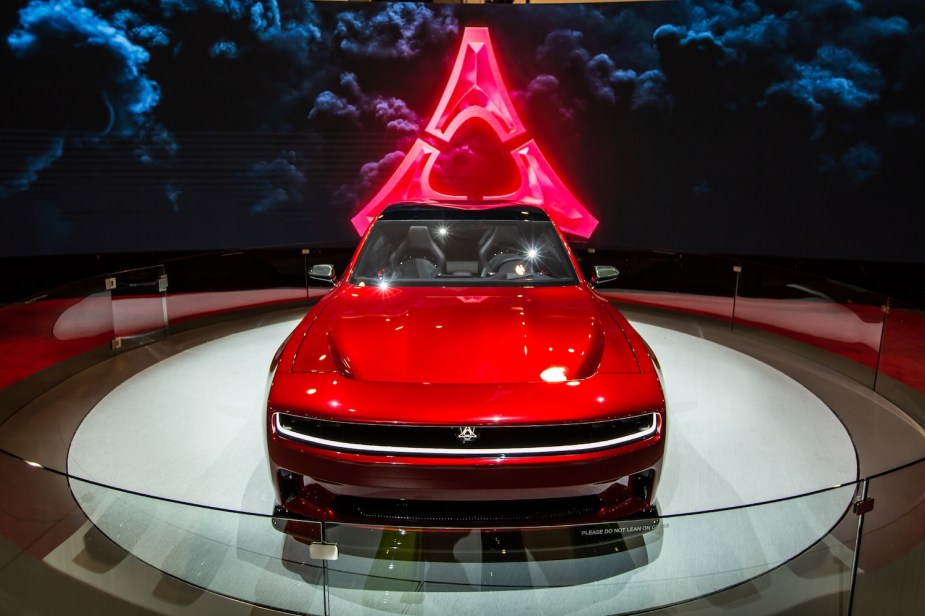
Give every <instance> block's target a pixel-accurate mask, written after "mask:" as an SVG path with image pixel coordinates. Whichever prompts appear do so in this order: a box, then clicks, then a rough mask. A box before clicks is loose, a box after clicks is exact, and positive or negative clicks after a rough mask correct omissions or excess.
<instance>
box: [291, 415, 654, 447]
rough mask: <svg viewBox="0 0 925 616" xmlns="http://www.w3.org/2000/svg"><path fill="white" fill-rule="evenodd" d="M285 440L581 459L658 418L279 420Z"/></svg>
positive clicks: (641, 431) (637, 434) (643, 431)
mask: <svg viewBox="0 0 925 616" xmlns="http://www.w3.org/2000/svg"><path fill="white" fill-rule="evenodd" d="M275 422H276V429H277V432H278V433H279V434H280V435H281V436H283V437H286V438H289V439H292V440H297V441H301V442H305V443H309V444H311V445H313V446H316V447H321V448H325V449H332V450H335V451H355V452H363V453H378V454H384V455H413V456H450V457H457V456H459V457H488V456H505V457H509V456H527V455H530V456H536V455H550V454H567V453H579V452H583V451H595V450H600V449H609V448H613V447H618V446H622V445H626V444H628V443H632V442H636V441H639V440H643V439H646V438H649V437H651V436H653V435H654V434H655V433H656V430H657V427H658V415H657V414H656V413H645V414H643V415H637V416H634V417H627V418H623V419H615V420H611V421H597V422H586V423H574V424H555V425H532V426H418V425H413V426H409V425H394V424H372V423H347V422H337V421H327V420H320V419H312V418H308V417H299V416H296V415H291V414H288V413H277V414H276V416H275Z"/></svg>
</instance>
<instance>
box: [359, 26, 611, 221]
mask: <svg viewBox="0 0 925 616" xmlns="http://www.w3.org/2000/svg"><path fill="white" fill-rule="evenodd" d="M424 132H425V135H424V137H425V138H426V140H425V139H424V138H419V139H418V140H417V141H416V142H415V143H414V145H412V146H411V149H410V150H409V151H408V153H407V154H406V155H405V158H404V160H403V161H402V162H401V164H400V165H399V166H398V169H396V170H395V172H394V173H393V174H392V176H391V177H390V178H389V180H388V181H387V182H386V183H385V185H384V186H383V187H382V188H381V189H380V190H379V192H378V193H376V195H375V196H374V197H373V198H372V199H371V200H370V201H369V203H367V204H366V206H365V207H363V208H362V209H361V210H360V212H359V213H358V214H357V215H356V216H354V217H353V219H352V222H353V225H354V227H355V228H356V230H357V232H358V233H360V234H361V235H362V234H363V233H364V232H365V231H366V229H367V227H368V226H369V224H370V223H371V222H372V220H373V219H374V218H375V217H376V216H378V215H379V212H381V211H382V208H384V207H385V206H386V205H388V204H390V203H394V202H396V201H422V200H423V201H442V202H449V203H453V202H462V201H467V200H468V201H481V202H485V203H486V205H487V206H490V205H492V204H494V203H504V202H509V201H516V202H519V203H526V204H532V205H542V206H543V207H545V208H546V209H547V211H549V213H550V215H551V216H552V217H553V218H554V219H555V220H556V222H557V223H558V224H559V226H560V228H561V229H562V230H563V231H564V232H566V233H570V234H572V235H576V236H578V237H583V238H587V237H590V236H591V233H593V232H594V229H595V227H597V224H598V221H597V219H596V218H595V217H594V216H592V215H591V213H590V212H588V210H587V209H586V208H585V207H584V206H583V205H582V204H581V202H580V201H579V200H578V199H577V198H576V197H575V195H574V194H572V192H571V191H570V190H569V189H568V188H567V187H566V186H565V184H564V183H563V181H562V180H561V179H560V178H559V176H558V174H557V173H556V171H555V170H554V169H553V167H552V165H551V164H550V163H549V161H548V160H547V159H546V157H545V155H544V154H543V152H542V151H541V150H540V148H539V146H538V145H537V144H536V142H535V141H534V140H533V139H531V138H530V135H529V133H528V132H527V129H526V128H525V127H524V125H523V123H522V122H521V120H520V116H518V115H517V111H516V110H515V109H514V106H513V104H512V103H511V97H510V94H509V93H508V90H507V87H506V86H505V84H504V80H503V78H502V77H501V71H500V69H499V67H498V61H497V57H496V56H495V53H494V49H493V47H492V44H491V38H490V37H489V34H488V28H466V29H465V31H464V32H463V40H462V44H461V45H460V47H459V53H458V54H457V56H456V62H455V64H454V66H453V71H452V73H451V74H450V78H449V81H448V82H447V84H446V87H445V88H444V91H443V95H442V96H441V98H440V103H439V104H438V105H437V109H436V110H435V111H434V114H433V116H431V118H430V121H429V122H428V123H427V127H426V129H425V131H424ZM499 159H503V162H499Z"/></svg>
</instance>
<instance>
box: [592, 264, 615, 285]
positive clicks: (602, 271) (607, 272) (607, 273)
mask: <svg viewBox="0 0 925 616" xmlns="http://www.w3.org/2000/svg"><path fill="white" fill-rule="evenodd" d="M619 275H620V270H618V269H617V268H615V267H614V266H613V265H595V266H594V276H593V277H592V278H591V286H592V287H596V286H597V285H599V284H602V283H604V282H610V281H611V280H616V279H617V277H618V276H619Z"/></svg>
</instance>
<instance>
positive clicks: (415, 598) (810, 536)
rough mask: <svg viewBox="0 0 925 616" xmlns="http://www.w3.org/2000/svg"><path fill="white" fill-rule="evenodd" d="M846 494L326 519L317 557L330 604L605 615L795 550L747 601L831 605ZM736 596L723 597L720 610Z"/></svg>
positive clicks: (693, 596) (839, 587) (679, 597)
mask: <svg viewBox="0 0 925 616" xmlns="http://www.w3.org/2000/svg"><path fill="white" fill-rule="evenodd" d="M854 494H855V486H854V485H853V484H852V485H848V486H843V487H839V488H835V489H831V490H827V491H823V492H819V493H816V494H811V495H807V496H803V497H798V498H793V499H787V500H783V501H778V502H772V503H766V504H760V505H753V506H749V507H742V508H736V509H729V510H721V511H713V512H707V513H699V514H691V515H680V516H670V517H664V518H661V519H658V518H655V519H652V520H632V521H624V522H619V523H610V524H597V525H584V526H574V527H559V528H556V527H551V528H534V529H522V530H479V529H427V530H421V529H413V528H382V527H379V528H376V527H360V526H350V525H345V524H327V525H326V539H327V541H330V542H335V543H337V544H338V548H339V557H338V560H337V561H336V562H332V563H329V566H328V592H329V597H330V613H331V614H332V615H334V616H337V615H340V614H355V613H358V612H360V611H362V612H363V613H367V614H380V613H381V614H389V613H396V612H398V613H410V614H431V613H434V614H438V613H494V614H499V613H512V614H513V613H518V614H521V613H531V614H536V615H541V614H565V613H575V612H576V611H580V613H582V614H602V615H603V614H608V615H609V614H623V613H635V612H640V611H646V610H651V609H656V608H660V607H665V606H671V605H676V604H686V603H688V602H695V601H697V600H698V599H700V598H702V597H704V596H708V595H710V596H712V597H713V598H712V599H711V600H710V601H711V605H722V604H723V599H722V598H723V595H722V593H723V592H724V591H727V590H728V589H735V588H736V587H738V586H740V585H742V584H746V583H748V582H750V581H751V580H753V579H755V578H757V577H759V576H765V575H766V574H768V573H769V572H773V571H775V570H776V569H777V568H779V567H781V566H782V565H785V564H787V563H790V562H791V561H793V560H794V559H797V558H799V557H800V556H801V555H804V554H810V556H808V557H807V558H806V559H804V560H806V562H805V563H803V565H802V566H804V567H806V568H808V569H809V570H810V571H808V572H804V574H803V575H805V579H803V578H799V576H796V579H793V576H791V578H787V577H784V578H782V579H781V581H779V582H778V583H777V587H776V588H775V591H774V592H773V593H770V594H769V595H767V596H766V595H765V594H764V593H763V592H762V593H761V594H760V596H758V597H755V598H754V599H753V601H754V602H755V605H756V606H758V607H764V608H767V613H777V610H776V607H775V606H776V605H777V604H776V602H777V601H778V600H779V599H778V596H779V595H780V594H781V593H785V594H786V593H790V596H791V599H792V600H793V601H797V600H801V595H804V594H805V595H809V596H807V597H806V598H805V600H807V601H809V600H811V599H812V600H819V601H824V602H825V603H826V604H830V605H840V602H841V601H842V594H843V593H844V592H846V591H847V589H848V584H849V581H850V576H849V575H848V572H849V571H850V564H851V562H852V559H853V554H852V552H851V549H850V547H849V546H847V545H845V543H844V542H843V541H841V540H840V539H839V537H841V536H842V535H845V533H844V531H843V530H842V531H840V534H839V535H838V536H836V535H835V534H833V531H834V530H835V529H836V528H837V527H839V523H840V522H841V520H842V519H843V517H844V516H845V513H846V512H847V511H848V509H849V507H850V505H851V502H852V500H853V496H854ZM847 536H848V537H853V534H852V533H850V532H848V533H847ZM820 554H821V556H820ZM817 571H818V576H819V577H820V578H822V577H824V578H825V584H824V585H819V584H817V582H818V581H819V580H814V579H813V576H814V574H815V572H817ZM729 592H732V593H735V590H730V591H729ZM717 593H720V594H717ZM822 593H825V597H822V598H820V597H819V595H820V594H822ZM701 607H702V606H701ZM736 607H737V606H736V605H735V602H734V601H732V600H731V599H729V606H728V613H730V614H732V613H736V612H735V609H736ZM677 611H678V613H683V612H684V610H683V609H678V610H677ZM692 613H693V612H692ZM755 613H759V612H755ZM830 613H837V612H830Z"/></svg>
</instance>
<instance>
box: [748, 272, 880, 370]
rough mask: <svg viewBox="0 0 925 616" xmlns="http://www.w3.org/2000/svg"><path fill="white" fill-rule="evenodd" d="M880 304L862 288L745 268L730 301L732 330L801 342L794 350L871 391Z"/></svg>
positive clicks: (797, 275)
mask: <svg viewBox="0 0 925 616" xmlns="http://www.w3.org/2000/svg"><path fill="white" fill-rule="evenodd" d="M885 304H886V298H884V297H882V296H880V295H878V294H875V293H871V292H868V291H865V290H863V289H858V288H856V287H852V286H849V285H845V284H842V283H838V282H834V281H831V280H828V279H825V278H819V277H815V276H812V275H809V274H803V273H801V272H795V271H792V270H786V269H781V268H776V267H772V266H767V265H759V264H751V263H746V264H743V266H742V272H741V274H740V278H739V286H738V290H737V295H736V300H735V319H734V330H735V331H736V333H744V334H757V335H761V334H768V333H770V334H777V335H781V336H785V337H787V338H789V339H791V340H793V341H795V342H798V343H803V347H802V348H800V347H795V349H797V350H799V352H801V353H803V354H807V355H812V356H813V357H814V358H815V359H817V360H818V361H819V362H820V363H823V364H825V365H827V366H829V367H832V368H835V369H836V370H838V371H840V372H842V373H843V374H846V375H848V376H850V377H852V378H854V379H855V380H857V381H859V382H861V383H863V384H865V385H866V386H868V387H872V386H873V384H874V372H875V370H876V366H877V354H878V351H879V349H880V336H881V332H882V329H883V306H884V305H885ZM816 349H818V350H821V351H823V353H818V352H816V351H815V350H816Z"/></svg>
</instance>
